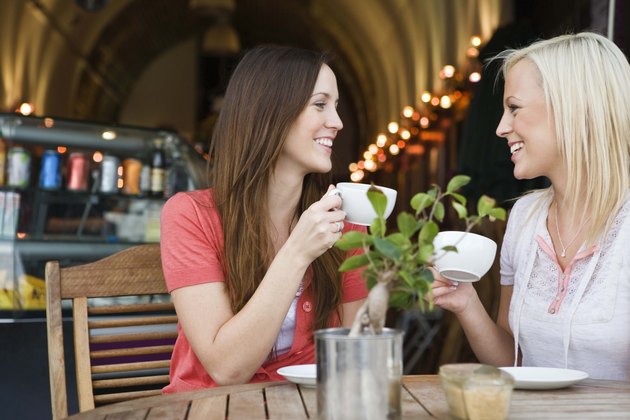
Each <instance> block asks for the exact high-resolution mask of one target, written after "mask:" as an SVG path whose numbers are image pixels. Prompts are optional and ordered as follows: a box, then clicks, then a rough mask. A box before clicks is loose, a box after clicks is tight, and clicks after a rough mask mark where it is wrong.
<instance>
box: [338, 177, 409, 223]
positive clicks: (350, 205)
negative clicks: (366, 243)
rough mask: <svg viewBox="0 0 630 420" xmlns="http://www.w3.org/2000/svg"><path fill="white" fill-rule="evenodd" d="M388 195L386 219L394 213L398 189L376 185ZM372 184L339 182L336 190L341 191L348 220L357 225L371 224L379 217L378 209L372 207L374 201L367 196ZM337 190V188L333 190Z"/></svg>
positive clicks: (343, 208) (343, 207)
mask: <svg viewBox="0 0 630 420" xmlns="http://www.w3.org/2000/svg"><path fill="white" fill-rule="evenodd" d="M374 187H375V188H378V189H379V190H381V191H382V192H383V194H385V197H387V206H386V207H385V214H384V215H383V216H384V217H385V218H386V219H387V218H388V217H389V215H390V214H392V210H394V206H395V204H396V195H397V194H398V193H397V191H396V190H394V189H391V188H387V187H381V186H379V185H375V186H374ZM369 188H370V184H357V183H354V182H340V183H338V184H337V188H336V192H338V193H339V195H340V196H341V199H342V200H343V203H342V205H341V209H342V210H343V211H344V212H346V220H347V221H348V222H350V223H354V224H355V225H362V226H370V225H371V224H372V221H374V219H375V218H376V217H377V216H376V211H374V208H373V207H372V203H370V200H369V199H368V196H367V190H368V189H369ZM333 191H335V190H333Z"/></svg>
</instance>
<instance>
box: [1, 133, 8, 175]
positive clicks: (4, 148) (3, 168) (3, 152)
mask: <svg viewBox="0 0 630 420" xmlns="http://www.w3.org/2000/svg"><path fill="white" fill-rule="evenodd" d="M6 161H7V145H6V143H5V142H4V139H3V138H1V137H0V186H3V185H4V184H5V183H6V180H5V176H4V174H5V173H6Z"/></svg>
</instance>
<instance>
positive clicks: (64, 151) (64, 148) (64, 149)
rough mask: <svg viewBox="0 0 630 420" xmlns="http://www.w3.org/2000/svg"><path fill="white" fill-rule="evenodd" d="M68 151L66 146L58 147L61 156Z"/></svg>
mask: <svg viewBox="0 0 630 420" xmlns="http://www.w3.org/2000/svg"><path fill="white" fill-rule="evenodd" d="M66 150H68V149H67V148H66V147H65V146H58V147H57V152H59V154H61V155H63V154H64V153H66Z"/></svg>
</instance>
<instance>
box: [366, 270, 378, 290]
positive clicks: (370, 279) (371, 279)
mask: <svg viewBox="0 0 630 420" xmlns="http://www.w3.org/2000/svg"><path fill="white" fill-rule="evenodd" d="M367 271H368V270H365V271H364V272H363V276H364V277H366V279H365V284H366V285H367V288H368V290H369V289H371V288H372V287H374V286H375V285H376V282H377V280H376V275H375V274H373V273H370V272H367ZM366 272H367V273H366Z"/></svg>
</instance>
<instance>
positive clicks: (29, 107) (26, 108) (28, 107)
mask: <svg viewBox="0 0 630 420" xmlns="http://www.w3.org/2000/svg"><path fill="white" fill-rule="evenodd" d="M34 111H35V107H34V106H33V104H30V103H28V102H24V103H22V104H20V107H19V108H18V112H19V113H20V114H22V115H31V114H32V113H33V112H34Z"/></svg>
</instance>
